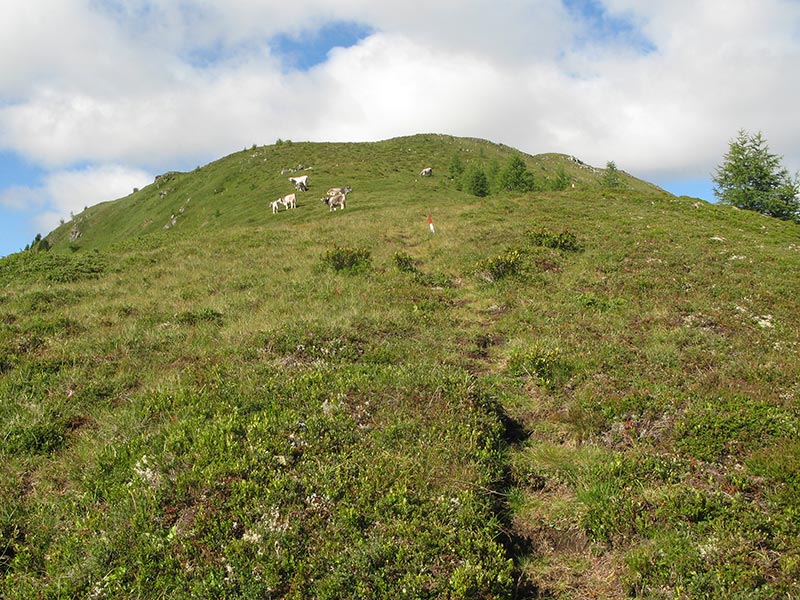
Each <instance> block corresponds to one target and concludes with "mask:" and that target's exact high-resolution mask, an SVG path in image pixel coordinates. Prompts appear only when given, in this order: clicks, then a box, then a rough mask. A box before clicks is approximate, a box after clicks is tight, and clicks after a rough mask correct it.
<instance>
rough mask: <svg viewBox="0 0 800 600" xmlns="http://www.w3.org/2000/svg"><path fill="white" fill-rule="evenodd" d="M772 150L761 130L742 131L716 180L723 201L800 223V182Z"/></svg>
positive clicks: (718, 168) (718, 169) (716, 174)
mask: <svg viewBox="0 0 800 600" xmlns="http://www.w3.org/2000/svg"><path fill="white" fill-rule="evenodd" d="M781 160H782V157H780V156H778V155H777V154H773V153H772V152H770V150H769V146H768V145H767V142H766V140H765V139H764V137H763V136H762V135H761V132H760V131H759V132H758V133H757V134H756V135H750V134H748V133H747V132H746V131H745V130H744V129H741V130H739V133H738V135H737V137H736V139H734V140H731V142H730V147H729V149H728V152H727V153H726V154H725V156H724V160H723V162H722V164H721V165H719V166H718V167H717V170H716V172H715V173H714V175H713V176H712V179H713V181H714V183H715V184H716V186H715V187H714V195H715V196H716V197H717V198H718V199H719V201H720V202H723V203H725V204H731V205H733V206H736V207H737V208H742V209H745V210H753V211H756V212H759V213H762V214H764V215H768V216H771V217H777V218H779V219H784V220H793V221H796V222H800V198H799V197H798V192H800V184H798V176H797V175H795V176H794V177H791V176H790V175H789V172H788V171H787V170H786V168H784V167H783V165H782V164H781Z"/></svg>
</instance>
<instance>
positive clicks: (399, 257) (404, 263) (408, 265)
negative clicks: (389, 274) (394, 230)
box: [394, 250, 418, 273]
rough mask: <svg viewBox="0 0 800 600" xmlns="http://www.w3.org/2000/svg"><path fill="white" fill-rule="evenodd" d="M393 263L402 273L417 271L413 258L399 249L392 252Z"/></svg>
mask: <svg viewBox="0 0 800 600" xmlns="http://www.w3.org/2000/svg"><path fill="white" fill-rule="evenodd" d="M394 264H395V266H396V267H397V268H398V269H399V270H401V271H403V273H417V272H418V270H417V265H416V263H415V261H414V259H413V258H412V257H411V256H410V255H409V254H407V253H406V252H403V251H401V250H398V251H397V252H395V253H394Z"/></svg>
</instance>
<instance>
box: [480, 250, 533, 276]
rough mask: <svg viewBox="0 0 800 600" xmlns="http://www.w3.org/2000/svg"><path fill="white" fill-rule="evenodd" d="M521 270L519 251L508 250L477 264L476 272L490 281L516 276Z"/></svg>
mask: <svg viewBox="0 0 800 600" xmlns="http://www.w3.org/2000/svg"><path fill="white" fill-rule="evenodd" d="M521 268H522V254H521V253H520V252H519V250H508V251H507V252H506V253H505V254H500V255H499V256H493V257H491V258H487V259H485V260H482V261H481V262H479V263H478V271H479V272H480V273H482V274H483V275H484V276H485V277H486V278H487V279H489V280H491V281H497V280H498V279H503V278H504V277H510V276H513V275H518V274H519V273H520V271H521Z"/></svg>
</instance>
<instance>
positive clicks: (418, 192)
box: [0, 135, 800, 600]
mask: <svg viewBox="0 0 800 600" xmlns="http://www.w3.org/2000/svg"><path fill="white" fill-rule="evenodd" d="M455 157H458V158H457V159H456V158H455ZM514 157H517V158H520V157H521V158H522V159H523V161H524V164H525V165H526V167H527V170H528V172H529V174H530V176H531V177H532V181H533V189H532V190H531V191H520V190H515V189H511V190H509V189H500V186H498V185H493V186H492V188H491V192H490V193H489V194H488V195H486V196H483V197H479V196H476V195H473V194H471V193H469V192H468V191H467V190H468V189H469V186H465V185H464V181H465V180H462V179H460V178H459V177H453V176H451V175H452V174H453V173H454V169H455V167H454V165H456V164H458V165H459V170H460V169H463V170H464V172H465V173H470V172H472V173H474V172H475V170H478V169H479V170H482V171H483V172H484V173H486V174H487V179H488V181H489V183H490V184H491V183H493V182H496V181H499V180H500V178H499V176H498V173H502V172H503V169H504V167H505V166H506V165H508V164H509V163H510V161H511V160H512V159H513V158H514ZM298 167H303V168H302V169H299V170H298ZM425 167H432V168H433V176H432V177H420V176H419V173H420V171H421V170H422V169H423V168H425ZM290 170H293V171H290ZM298 175H308V176H309V182H310V189H309V190H308V191H307V192H299V191H298V192H297V201H298V207H297V208H296V209H294V210H283V209H281V211H280V212H279V213H278V214H272V211H271V210H270V207H269V203H270V202H272V201H273V200H275V199H276V198H278V197H280V196H283V195H284V194H288V193H291V192H293V191H294V189H293V187H292V185H291V184H290V183H289V181H288V180H287V178H288V177H289V176H298ZM615 183H616V185H609V184H608V180H607V179H606V178H604V170H603V169H599V168H594V167H591V166H589V165H586V164H584V163H582V162H580V161H579V160H577V159H575V158H573V157H568V156H564V155H557V154H547V155H538V156H528V155H524V154H521V153H518V152H516V151H515V150H514V149H512V148H509V147H507V146H503V145H497V144H493V143H490V142H486V141H483V140H476V139H466V138H453V137H449V136H440V135H418V136H412V137H405V138H397V139H393V140H387V141H383V142H375V143H306V142H290V141H279V143H276V144H273V145H270V146H256V145H253V146H249V147H247V148H245V149H244V150H242V151H241V152H237V153H235V154H232V155H230V156H227V157H225V158H222V159H220V160H218V161H216V162H213V163H211V164H208V165H205V166H198V168H197V169H195V170H194V171H191V172H187V173H177V172H175V173H167V174H164V175H163V176H161V177H159V178H158V179H157V180H156V182H154V183H153V184H151V185H149V186H147V187H145V188H143V189H141V190H136V191H133V192H132V193H131V194H130V195H129V196H127V197H125V198H120V199H118V200H115V201H113V202H108V203H105V204H101V205H97V206H93V207H90V208H87V209H86V210H84V211H83V212H82V213H80V214H78V215H75V216H74V218H73V219H72V220H71V221H70V222H67V223H65V224H63V225H62V226H61V227H60V228H58V229H57V230H55V231H54V232H52V233H51V234H50V235H48V236H47V238H46V239H47V241H48V242H49V244H50V246H51V248H50V250H49V251H44V250H42V251H36V250H30V251H25V252H20V253H18V254H14V255H11V256H9V257H6V258H4V259H0V470H1V471H0V596H2V597H3V598H8V599H32V598H41V599H50V598H91V599H102V598H109V599H110V598H164V599H166V598H169V599H175V598H253V599H255V598H290V599H298V600H299V599H309V598H317V599H334V598H335V599H342V598H353V599H356V598H358V599H372V598H387V599H388V598H392V599H396V598H430V599H433V598H437V599H438V598H450V599H460V598H496V599H501V598H503V599H516V598H519V599H521V598H597V597H602V598H627V597H645V598H665V599H666V598H719V599H723V598H724V599H727V598H792V597H797V596H800V499H799V498H800V475H798V473H800V441H798V440H800V437H798V433H800V404H799V403H798V396H799V395H800V357H799V356H798V353H799V352H800V327H798V323H800V310H799V309H798V305H797V299H798V297H800V278H799V277H798V273H799V272H800V227H799V226H798V225H796V224H793V223H790V222H785V221H779V220H776V219H771V218H768V217H765V216H762V215H760V214H757V213H753V212H747V211H740V210H736V209H734V208H732V207H727V206H719V205H712V204H708V203H705V202H703V201H699V200H696V199H692V198H686V197H680V198H679V197H675V196H672V195H670V194H668V193H667V192H665V191H663V190H660V189H659V188H657V187H655V186H653V185H651V184H649V183H647V182H644V181H640V180H637V179H635V178H633V177H631V176H630V175H628V174H626V173H624V172H622V171H620V173H619V181H618V182H615ZM344 185H350V186H352V188H353V191H352V192H351V193H350V194H349V195H348V197H347V208H346V209H345V210H337V211H333V212H331V211H329V210H328V207H327V206H326V205H325V204H324V203H323V202H322V201H321V198H322V197H323V196H325V193H326V191H327V189H328V188H330V187H334V186H344ZM428 215H430V217H431V218H432V220H433V223H434V225H435V228H436V231H435V233H432V232H431V231H430V230H429V228H428V222H427V217H428ZM78 234H79V235H78Z"/></svg>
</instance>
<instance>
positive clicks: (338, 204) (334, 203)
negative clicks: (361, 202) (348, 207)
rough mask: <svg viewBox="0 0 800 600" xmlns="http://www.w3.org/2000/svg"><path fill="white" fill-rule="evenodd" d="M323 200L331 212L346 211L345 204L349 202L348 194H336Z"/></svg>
mask: <svg viewBox="0 0 800 600" xmlns="http://www.w3.org/2000/svg"><path fill="white" fill-rule="evenodd" d="M323 200H324V202H325V204H327V205H328V207H329V208H330V210H336V209H337V208H341V209H342V210H344V209H345V202H346V200H347V194H336V195H335V196H328V197H327V198H324V199H323Z"/></svg>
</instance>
